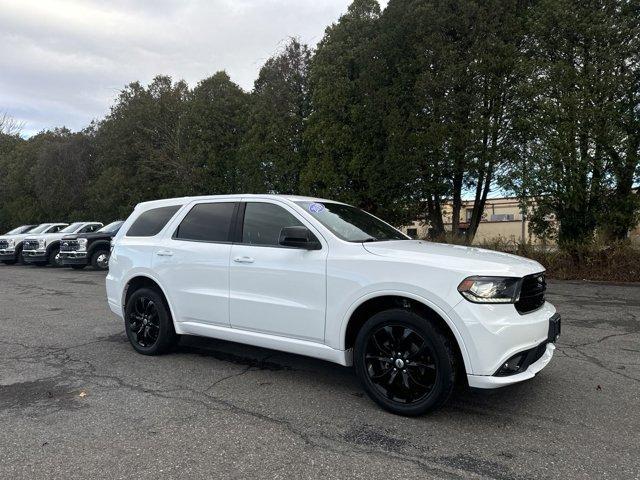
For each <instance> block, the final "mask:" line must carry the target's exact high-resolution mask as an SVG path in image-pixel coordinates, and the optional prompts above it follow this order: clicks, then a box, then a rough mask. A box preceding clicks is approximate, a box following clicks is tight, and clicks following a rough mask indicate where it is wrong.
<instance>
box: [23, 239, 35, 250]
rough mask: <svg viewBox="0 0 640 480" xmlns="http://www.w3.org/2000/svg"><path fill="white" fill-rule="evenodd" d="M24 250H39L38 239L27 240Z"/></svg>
mask: <svg viewBox="0 0 640 480" xmlns="http://www.w3.org/2000/svg"><path fill="white" fill-rule="evenodd" d="M22 249H23V250H37V249H38V241H37V240H25V242H24V246H23V247H22Z"/></svg>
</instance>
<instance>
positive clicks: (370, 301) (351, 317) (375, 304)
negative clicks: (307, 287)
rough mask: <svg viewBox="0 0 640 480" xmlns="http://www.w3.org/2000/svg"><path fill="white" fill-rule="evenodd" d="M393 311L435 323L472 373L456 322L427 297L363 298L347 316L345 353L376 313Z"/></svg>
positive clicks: (383, 295) (391, 295) (379, 295)
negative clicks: (421, 317) (401, 310)
mask: <svg viewBox="0 0 640 480" xmlns="http://www.w3.org/2000/svg"><path fill="white" fill-rule="evenodd" d="M390 308H402V309H407V310H411V311H415V312H416V313H418V314H419V315H421V316H423V317H424V318H428V319H430V320H432V321H434V322H435V323H436V325H438V326H439V327H440V329H441V330H442V331H443V332H444V333H445V334H447V335H448V336H449V337H450V338H451V340H452V345H453V346H454V348H455V349H456V354H457V355H458V356H459V360H460V362H459V363H460V365H463V366H464V369H465V371H466V372H471V371H472V368H471V364H470V359H469V353H468V352H467V349H466V347H465V343H464V339H463V338H462V335H461V334H460V331H459V330H458V328H457V327H456V325H455V324H454V323H453V321H452V320H451V319H450V318H449V317H448V316H447V315H446V314H445V312H443V311H442V310H441V309H440V308H438V307H437V306H436V305H433V304H432V303H431V302H429V301H428V300H426V299H425V298H422V297H419V296H417V295H414V294H410V293H406V292H377V293H376V294H371V295H367V296H365V297H363V298H361V299H360V300H359V301H357V302H356V303H355V304H354V305H352V307H351V308H350V309H349V312H348V314H347V318H348V320H347V321H346V322H345V325H344V327H343V329H342V337H341V338H342V342H343V344H342V347H343V348H344V349H345V350H348V349H351V348H353V345H354V344H355V339H356V336H357V334H358V331H359V330H360V328H362V326H363V325H364V323H365V322H366V321H367V320H368V319H369V318H371V316H372V315H374V314H375V313H377V312H380V311H383V310H388V309H390Z"/></svg>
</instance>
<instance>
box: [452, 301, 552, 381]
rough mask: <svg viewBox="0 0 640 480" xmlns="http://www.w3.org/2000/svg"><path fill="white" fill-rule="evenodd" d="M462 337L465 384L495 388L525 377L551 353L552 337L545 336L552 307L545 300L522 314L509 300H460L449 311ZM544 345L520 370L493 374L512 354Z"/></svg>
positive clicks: (538, 366) (548, 357) (537, 368)
mask: <svg viewBox="0 0 640 480" xmlns="http://www.w3.org/2000/svg"><path fill="white" fill-rule="evenodd" d="M449 316H450V317H452V320H453V321H454V323H455V324H456V326H457V327H458V330H459V332H460V334H461V336H462V339H463V341H464V349H465V351H466V354H467V358H466V359H465V367H466V373H467V377H468V381H469V385H471V386H477V387H479V388H495V387H499V386H502V385H509V384H512V383H517V382H520V381H522V380H526V379H528V378H531V377H532V376H533V375H535V374H536V373H537V372H538V371H540V370H541V369H542V368H543V367H544V366H546V365H547V363H548V362H549V360H550V359H551V356H552V355H553V348H554V347H553V346H552V345H551V346H548V347H545V344H547V343H549V344H553V343H554V342H555V338H553V339H549V333H550V328H549V325H550V319H551V318H552V317H553V318H555V316H556V309H555V307H554V306H553V305H551V304H550V303H548V302H547V303H545V304H544V305H543V306H542V307H540V308H539V309H538V310H535V311H533V312H529V313H526V314H520V313H518V312H517V310H516V309H515V307H514V305H513V304H475V303H471V302H468V301H466V300H462V301H461V302H460V303H458V304H457V305H456V306H455V307H454V308H453V309H452V310H450V312H449ZM537 348H541V349H542V348H545V351H544V353H543V354H542V355H541V356H536V358H535V360H534V361H532V363H530V364H529V365H528V367H527V368H526V369H525V370H524V371H518V372H516V373H514V374H511V375H504V376H497V375H496V373H497V372H498V370H499V369H500V368H501V367H502V366H503V365H504V364H505V362H507V361H508V360H509V359H511V358H512V357H513V356H514V355H517V354H519V353H521V352H525V351H528V350H531V349H537Z"/></svg>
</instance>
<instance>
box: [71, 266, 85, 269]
mask: <svg viewBox="0 0 640 480" xmlns="http://www.w3.org/2000/svg"><path fill="white" fill-rule="evenodd" d="M84 267H86V265H71V268H73V269H74V270H82V269H83V268H84Z"/></svg>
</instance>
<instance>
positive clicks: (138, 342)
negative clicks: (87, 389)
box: [124, 288, 178, 355]
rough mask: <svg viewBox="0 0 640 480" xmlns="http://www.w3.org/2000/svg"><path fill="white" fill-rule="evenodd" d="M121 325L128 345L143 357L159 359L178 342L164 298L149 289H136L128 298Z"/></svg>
mask: <svg viewBox="0 0 640 480" xmlns="http://www.w3.org/2000/svg"><path fill="white" fill-rule="evenodd" d="M124 325H125V330H126V332H127V337H128V338H129V341H130V342H131V345H132V346H133V348H134V349H135V350H136V351H137V352H138V353H142V354H143V355H162V354H163V353H166V352H168V351H169V350H171V348H172V347H173V346H174V345H175V344H176V342H177V340H178V336H177V335H176V332H175V330H174V328H173V320H172V319H171V314H170V313H169V309H168V308H167V306H166V303H165V301H164V298H163V297H162V296H161V295H160V294H159V293H158V292H157V291H155V290H152V289H150V288H140V289H139V290H136V291H135V292H133V293H132V294H131V295H130V296H129V299H128V300H127V304H126V306H125V320H124Z"/></svg>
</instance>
